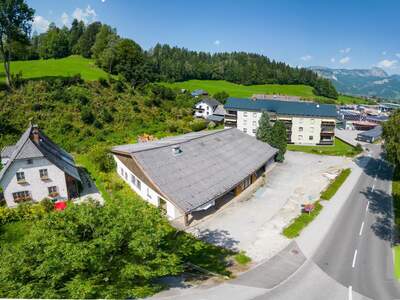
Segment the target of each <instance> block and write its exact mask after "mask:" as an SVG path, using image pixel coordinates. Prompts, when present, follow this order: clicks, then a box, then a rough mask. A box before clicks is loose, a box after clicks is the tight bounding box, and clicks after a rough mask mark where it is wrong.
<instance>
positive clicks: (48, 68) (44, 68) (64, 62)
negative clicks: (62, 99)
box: [0, 55, 108, 82]
mask: <svg viewBox="0 0 400 300" xmlns="http://www.w3.org/2000/svg"><path fill="white" fill-rule="evenodd" d="M3 70H4V69H1V72H0V82H5V73H4V72H3ZM19 72H21V73H22V78H24V79H45V78H51V77H70V76H73V75H76V74H81V76H82V79H84V80H89V81H91V80H97V79H99V78H107V77H108V74H107V73H106V72H104V71H103V70H101V69H100V68H98V67H97V66H96V65H95V64H94V60H92V59H87V58H83V57H82V56H79V55H72V56H69V57H66V58H60V59H47V60H26V61H12V62H11V73H12V74H18V73H19Z"/></svg>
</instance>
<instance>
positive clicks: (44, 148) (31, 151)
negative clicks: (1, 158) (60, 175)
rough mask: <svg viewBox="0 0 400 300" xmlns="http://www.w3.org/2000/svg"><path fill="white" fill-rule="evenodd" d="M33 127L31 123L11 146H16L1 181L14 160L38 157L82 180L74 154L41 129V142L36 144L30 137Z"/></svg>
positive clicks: (1, 175)
mask: <svg viewBox="0 0 400 300" xmlns="http://www.w3.org/2000/svg"><path fill="white" fill-rule="evenodd" d="M32 129H33V127H32V126H31V125H30V126H29V128H28V129H27V130H26V131H25V132H24V133H23V134H22V136H21V138H20V139H19V140H18V142H17V143H16V144H15V146H9V147H14V151H13V153H12V154H11V156H10V160H9V161H8V162H7V164H6V165H5V166H4V168H3V169H2V170H1V171H0V181H1V179H2V178H3V176H4V174H5V173H6V172H7V170H8V168H9V167H10V166H11V164H12V163H13V162H14V160H18V159H29V158H38V157H45V158H46V159H48V160H49V161H50V162H51V163H53V164H54V165H56V166H57V167H58V168H60V169H61V170H62V171H64V172H65V173H67V174H68V175H70V176H72V177H74V178H75V179H77V180H79V181H80V180H81V179H80V176H79V173H78V170H77V168H76V166H75V162H74V159H73V158H72V156H71V155H70V154H68V153H67V152H66V151H65V150H63V149H61V148H60V147H58V146H57V145H56V144H54V143H53V142H52V141H51V140H50V139H49V138H48V137H46V136H45V135H44V134H43V133H42V132H41V131H39V136H40V142H39V144H35V143H34V142H33V141H32V140H31V138H30V137H31V133H32Z"/></svg>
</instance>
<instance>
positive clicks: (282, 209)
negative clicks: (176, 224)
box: [188, 151, 351, 262]
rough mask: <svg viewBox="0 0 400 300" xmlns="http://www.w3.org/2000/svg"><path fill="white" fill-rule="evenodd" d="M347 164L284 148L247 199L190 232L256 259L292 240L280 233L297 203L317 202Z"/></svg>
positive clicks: (268, 255)
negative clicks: (283, 156) (280, 160)
mask: <svg viewBox="0 0 400 300" xmlns="http://www.w3.org/2000/svg"><path fill="white" fill-rule="evenodd" d="M350 165H351V160H350V159H348V158H343V157H335V156H319V155H313V154H306V153H301V152H290V151H288V152H287V153H286V159H285V162H284V163H283V164H277V165H276V167H275V168H274V169H273V170H272V171H271V172H270V173H269V174H268V175H267V177H266V183H265V185H264V186H262V187H261V188H259V189H258V190H257V191H256V192H255V193H254V194H253V196H252V197H251V198H250V199H249V200H247V201H241V202H234V203H232V204H231V205H229V206H227V207H225V208H224V209H222V210H221V211H218V212H217V213H215V214H214V215H212V216H211V217H210V218H207V219H206V220H204V221H203V222H200V223H198V224H197V225H196V226H194V227H191V228H189V229H188V231H190V232H192V233H193V234H195V235H196V236H199V237H201V238H203V239H205V240H207V241H209V242H213V243H215V244H219V245H222V246H225V247H229V248H233V249H237V250H239V249H240V250H245V251H246V252H247V254H248V255H249V256H250V257H251V258H252V259H253V261H255V262H259V261H262V260H264V259H269V258H271V257H272V256H274V255H275V254H277V253H278V252H279V251H280V250H282V249H284V248H285V247H286V246H287V245H288V244H289V243H290V240H289V239H287V238H285V237H284V236H283V235H281V232H282V229H283V228H284V227H285V226H286V225H287V224H289V223H290V221H291V220H292V219H293V218H295V217H296V216H297V215H298V214H299V213H300V210H301V204H304V203H308V202H312V201H315V200H317V199H318V198H319V194H320V192H321V191H322V190H323V189H324V188H325V187H326V186H327V184H328V183H329V178H332V177H334V176H335V174H337V172H338V170H340V169H342V168H346V167H349V166H350Z"/></svg>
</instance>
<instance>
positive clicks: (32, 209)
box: [0, 199, 54, 225]
mask: <svg viewBox="0 0 400 300" xmlns="http://www.w3.org/2000/svg"><path fill="white" fill-rule="evenodd" d="M53 207H54V206H53V203H52V202H51V201H50V199H43V200H42V201H41V202H39V203H23V204H20V205H18V206H17V207H16V208H8V207H5V206H1V207H0V225H5V224H8V223H11V222H16V221H23V220H24V221H27V220H37V219H40V218H42V217H43V216H44V215H45V214H46V213H48V212H50V211H52V210H53Z"/></svg>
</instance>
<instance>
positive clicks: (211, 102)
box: [201, 98, 221, 109]
mask: <svg viewBox="0 0 400 300" xmlns="http://www.w3.org/2000/svg"><path fill="white" fill-rule="evenodd" d="M201 102H204V103H206V104H208V105H209V106H211V107H212V108H213V109H215V108H216V107H217V106H218V105H220V104H221V103H219V102H218V101H217V100H215V99H212V98H205V99H203V100H201Z"/></svg>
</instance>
